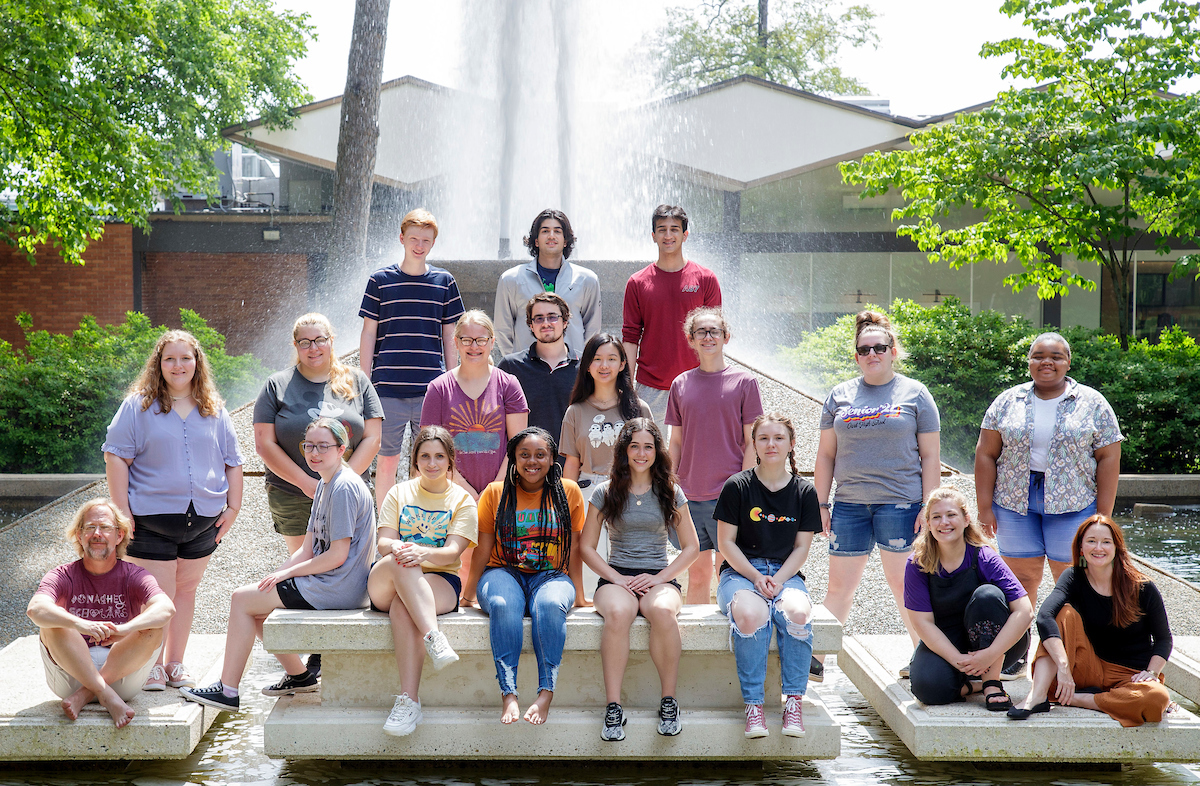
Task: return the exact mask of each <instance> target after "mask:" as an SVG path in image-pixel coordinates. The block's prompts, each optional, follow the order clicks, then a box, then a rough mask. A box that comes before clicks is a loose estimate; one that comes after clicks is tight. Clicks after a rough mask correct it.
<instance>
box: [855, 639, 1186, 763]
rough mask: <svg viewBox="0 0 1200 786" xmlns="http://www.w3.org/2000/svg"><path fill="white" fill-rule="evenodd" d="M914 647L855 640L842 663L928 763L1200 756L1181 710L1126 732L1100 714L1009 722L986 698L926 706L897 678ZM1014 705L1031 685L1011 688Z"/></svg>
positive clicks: (1072, 712) (1065, 711) (1063, 710)
mask: <svg viewBox="0 0 1200 786" xmlns="http://www.w3.org/2000/svg"><path fill="white" fill-rule="evenodd" d="M911 653H912V645H911V644H910V643H909V640H908V637H907V636H851V637H847V638H846V640H845V641H844V643H843V647H842V652H841V653H840V654H839V655H838V666H839V667H840V668H841V670H842V671H843V672H844V673H845V674H846V676H847V677H849V678H850V681H851V682H853V683H854V686H855V687H856V688H858V690H859V691H860V692H861V693H862V694H863V696H864V697H866V699H867V701H868V702H870V703H871V706H873V707H874V708H875V710H876V711H877V712H878V713H879V714H880V715H881V716H882V717H883V720H884V722H885V723H887V725H888V726H890V727H891V729H892V731H894V732H895V733H896V735H897V736H899V737H900V739H901V740H902V741H903V742H904V744H905V745H906V746H908V749H909V750H910V751H912V754H913V755H914V756H915V757H917V758H918V759H921V760H922V761H993V762H994V761H1038V762H1064V763H1066V762H1089V763H1095V762H1125V763H1131V762H1169V761H1196V760H1198V759H1200V719H1197V718H1196V716H1194V715H1192V714H1191V713H1190V712H1188V711H1187V710H1184V709H1182V708H1181V709H1179V710H1178V711H1176V712H1175V713H1173V714H1172V715H1171V716H1169V718H1168V719H1167V720H1164V721H1163V722H1161V723H1147V724H1145V725H1143V726H1139V727H1137V728H1131V729H1125V728H1122V727H1121V725H1120V724H1119V723H1117V722H1116V721H1115V720H1113V719H1112V718H1109V717H1108V716H1107V715H1105V714H1103V713H1100V712H1093V711H1091V710H1086V709H1081V708H1076V707H1059V706H1055V707H1054V709H1053V710H1052V711H1051V712H1050V713H1048V714H1047V715H1035V716H1033V717H1032V718H1030V719H1029V720H1025V721H1010V720H1008V719H1007V718H1006V717H1005V716H1004V714H1003V713H992V712H988V711H987V710H986V709H985V708H984V707H983V704H982V697H980V696H978V695H977V696H972V697H971V698H970V699H968V700H967V701H966V702H963V703H959V704H951V705H947V706H942V707H927V706H925V705H923V704H921V703H920V702H918V701H917V700H916V699H915V698H914V697H913V695H912V693H911V692H910V691H909V685H908V682H907V681H906V680H905V681H901V680H898V679H897V678H896V673H897V670H898V669H899V668H900V667H901V666H902V665H903V664H904V663H905V662H906V661H907V660H908V658H909V656H910V655H911ZM1005 687H1006V688H1007V689H1008V692H1009V694H1010V695H1011V696H1012V697H1013V700H1014V701H1019V700H1020V699H1021V698H1023V697H1024V696H1025V695H1026V693H1027V692H1028V690H1029V687H1030V684H1029V681H1028V680H1014V681H1012V682H1008V683H1005Z"/></svg>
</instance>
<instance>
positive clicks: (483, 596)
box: [467, 427, 584, 725]
mask: <svg viewBox="0 0 1200 786" xmlns="http://www.w3.org/2000/svg"><path fill="white" fill-rule="evenodd" d="M557 459H558V446H557V445H556V444H555V443H554V438H553V437H552V436H550V434H549V433H548V432H547V431H546V430H545V429H541V428H537V427H531V428H527V429H525V430H524V431H522V432H520V433H519V434H517V435H516V436H515V437H513V438H512V439H510V440H509V441H508V472H507V474H506V475H505V476H504V481H503V482H502V483H501V482H499V481H497V482H494V483H490V484H488V486H487V488H485V489H484V490H483V493H482V494H480V495H479V545H478V547H477V548H476V549H475V554H474V556H473V558H472V561H471V576H470V578H469V579H468V581H467V586H468V587H472V586H474V587H477V590H478V599H479V607H480V608H481V609H483V611H484V612H486V613H487V615H488V617H489V618H490V624H489V633H490V638H491V644H492V655H493V656H494V657H495V659H496V679H497V681H499V683H500V693H501V694H502V695H503V696H504V700H503V701H504V705H503V710H502V713H501V715H500V720H501V722H503V723H514V722H515V721H516V720H517V719H518V718H519V717H521V715H520V710H519V709H518V707H517V662H518V660H519V659H520V657H521V641H522V626H523V625H524V621H523V620H524V617H525V615H526V614H528V615H529V617H530V619H531V620H532V623H533V653H534V656H535V657H536V658H537V664H538V695H537V698H536V699H535V700H534V701H533V703H532V704H530V705H529V709H528V710H526V711H525V716H524V717H525V720H527V721H529V722H530V723H532V724H535V725H537V724H541V723H545V722H546V716H547V715H548V714H549V712H550V701H551V700H552V699H553V698H554V683H555V680H556V679H557V677H558V666H559V664H560V663H561V662H562V652H563V646H564V644H565V643H566V639H567V612H568V611H570V610H571V607H572V606H574V605H579V604H580V602H581V601H583V567H582V562H581V560H580V550H579V548H578V538H579V533H580V532H581V531H582V530H583V518H584V505H583V494H582V493H580V491H579V486H578V485H577V484H576V483H575V481H573V480H564V479H563V477H562V470H561V469H560V468H559V466H558V463H557ZM467 600H469V599H467Z"/></svg>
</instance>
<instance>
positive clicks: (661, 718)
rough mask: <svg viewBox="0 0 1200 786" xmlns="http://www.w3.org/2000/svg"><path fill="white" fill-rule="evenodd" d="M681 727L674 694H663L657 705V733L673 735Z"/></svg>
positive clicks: (665, 735)
mask: <svg viewBox="0 0 1200 786" xmlns="http://www.w3.org/2000/svg"><path fill="white" fill-rule="evenodd" d="M682 729H683V724H682V723H680V722H679V703H678V702H677V701H675V697H674V696H664V697H663V700H662V701H661V702H660V703H659V705H658V733H659V734H661V735H662V736H664V737H674V736H675V735H676V734H678V733H679V732H680V730H682Z"/></svg>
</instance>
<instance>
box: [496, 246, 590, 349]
mask: <svg viewBox="0 0 1200 786" xmlns="http://www.w3.org/2000/svg"><path fill="white" fill-rule="evenodd" d="M544 291H545V289H544V288H543V287H542V279H541V278H540V277H539V276H538V273H537V261H536V260H530V261H529V262H527V263H525V264H524V265H517V266H516V267H511V268H509V269H508V270H506V271H504V274H503V275H501V276H500V283H499V284H497V285H496V311H495V322H496V349H498V350H500V355H501V356H504V355H509V354H512V353H513V352H516V351H518V350H521V349H525V348H527V347H528V346H529V345H530V344H532V343H533V334H532V333H530V332H529V326H528V325H526V324H525V304H526V303H528V302H529V298H531V297H533V296H534V295H536V294H537V293H539V292H544ZM554 294H556V295H558V296H559V297H561V298H562V299H563V300H565V301H567V305H568V306H570V308H571V321H570V322H568V323H567V335H566V340H567V346H569V347H571V348H575V347H579V349H578V350H577V351H579V352H582V351H583V345H584V344H586V343H587V340H588V339H589V338H591V337H592V336H594V335H596V334H597V333H599V332H600V279H599V278H598V277H597V276H596V274H595V273H593V272H592V271H591V270H588V269H587V268H586V267H580V266H578V265H572V264H571V263H570V262H569V261H567V260H565V259H564V260H563V263H562V269H561V270H559V271H558V279H557V280H556V281H555V283H554Z"/></svg>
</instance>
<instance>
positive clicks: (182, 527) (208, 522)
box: [126, 504, 220, 560]
mask: <svg viewBox="0 0 1200 786" xmlns="http://www.w3.org/2000/svg"><path fill="white" fill-rule="evenodd" d="M219 518H220V516H201V515H199V514H197V513H196V506H195V505H194V504H192V505H188V509H187V513H167V514H164V515H158V516H134V517H133V538H132V539H130V541H129V547H128V549H127V550H126V553H127V554H128V555H129V556H131V557H136V558H137V559H149V560H174V559H203V558H204V557H207V556H208V555H209V554H212V553H213V552H214V551H216V550H217V519H219Z"/></svg>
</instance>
